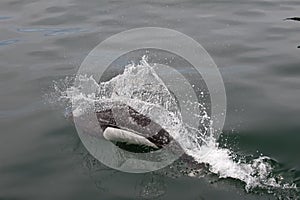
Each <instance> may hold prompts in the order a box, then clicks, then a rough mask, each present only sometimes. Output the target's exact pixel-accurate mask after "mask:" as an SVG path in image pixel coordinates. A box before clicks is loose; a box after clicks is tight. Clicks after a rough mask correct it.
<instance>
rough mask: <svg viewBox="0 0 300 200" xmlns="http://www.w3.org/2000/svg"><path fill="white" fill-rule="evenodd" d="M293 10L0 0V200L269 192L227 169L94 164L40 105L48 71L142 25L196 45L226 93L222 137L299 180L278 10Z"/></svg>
mask: <svg viewBox="0 0 300 200" xmlns="http://www.w3.org/2000/svg"><path fill="white" fill-rule="evenodd" d="M295 16H300V1H297V0H294V1H291V0H281V1H280V0H265V1H261V0H255V1H254V0H253V1H246V0H228V1H226V0H224V1H215V0H213V1H209V0H198V1H196V0H189V1H178V0H166V1H144V0H139V1H135V0H132V1H118V0H113V1H97V0H86V1H79V0H59V1H58V0H52V1H47V0H39V1H38V0H1V2H0V130H1V135H0V199H1V200H2V199H3V200H8V199H30V200H33V199H51V200H52V199H72V200H75V199H78V200H81V199H105V200H109V199H188V200H189V199H276V198H278V196H274V195H273V194H268V193H267V192H250V193H247V192H245V190H244V188H243V183H241V182H239V181H235V180H230V179H229V180H226V179H225V180H219V179H218V178H214V177H212V178H209V179H208V178H203V179H195V178H191V177H187V176H180V177H178V178H170V177H169V176H162V175H161V174H156V173H148V174H127V173H122V172H118V171H115V170H111V169H108V168H105V167H104V166H100V167H99V165H101V164H98V167H97V168H93V165H94V164H95V163H93V162H94V161H93V160H92V159H90V158H88V156H89V155H88V153H87V152H86V150H85V149H84V147H83V146H82V144H81V142H80V140H79V139H78V136H77V133H76V130H75V127H74V125H73V124H72V123H71V122H69V121H68V120H66V119H65V118H64V115H63V114H64V110H62V109H61V108H60V107H57V108H55V107H54V108H53V106H50V105H49V104H45V98H44V95H45V94H47V93H49V92H50V90H51V85H52V84H53V81H57V80H61V79H64V78H65V77H66V76H72V75H74V74H75V73H76V71H77V70H78V68H79V66H80V64H81V62H82V61H83V59H84V58H85V57H86V55H87V54H88V53H89V52H90V51H91V50H92V49H93V48H94V47H95V46H96V45H97V44H98V43H100V42H101V41H103V40H104V39H106V38H107V37H109V36H111V35H113V34H116V33H119V32H121V31H125V30H128V29H132V28H138V27H146V26H157V27H165V28H170V29H174V30H177V31H180V32H182V33H184V34H186V35H188V36H190V37H192V38H193V39H195V40H196V41H198V42H199V43H201V44H202V45H203V47H204V48H205V49H206V50H207V51H208V52H209V53H210V55H211V56H212V58H213V59H214V61H215V62H216V64H217V65H218V67H219V69H220V72H221V74H222V77H223V80H224V84H225V88H226V93H227V101H228V110H227V112H228V113H227V117H226V123H225V127H224V134H223V135H222V137H221V139H220V142H221V144H222V145H226V146H227V147H228V148H230V149H232V150H233V151H235V152H238V153H240V154H242V155H245V156H248V155H249V156H251V155H259V154H263V155H267V156H269V157H271V158H272V159H274V160H275V161H276V163H277V165H278V166H277V171H276V172H278V173H282V174H285V176H286V177H287V178H288V179H290V181H291V182H294V183H296V184H298V186H299V185H300V104H299V102H300V49H299V48H297V47H298V46H300V22H298V21H292V20H287V21H285V20H284V19H285V18H288V17H295ZM280 196H281V197H282V198H288V196H287V195H284V191H282V193H281V195H280ZM296 198H297V195H294V196H293V197H292V199H296Z"/></svg>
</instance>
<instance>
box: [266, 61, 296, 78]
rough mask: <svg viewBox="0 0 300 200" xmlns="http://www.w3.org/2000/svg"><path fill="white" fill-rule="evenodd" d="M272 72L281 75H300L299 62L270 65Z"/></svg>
mask: <svg viewBox="0 0 300 200" xmlns="http://www.w3.org/2000/svg"><path fill="white" fill-rule="evenodd" d="M271 67H272V70H273V71H274V73H276V74H278V75H280V76H281V77H282V76H284V75H285V76H291V77H298V76H300V65H299V62H294V63H289V64H284V63H282V64H280V65H273V66H271Z"/></svg>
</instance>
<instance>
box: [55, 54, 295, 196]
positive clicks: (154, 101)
mask: <svg viewBox="0 0 300 200" xmlns="http://www.w3.org/2000/svg"><path fill="white" fill-rule="evenodd" d="M77 81H79V84H78V85H79V86H80V88H78V87H74V86H70V87H66V88H63V89H59V87H58V86H57V85H56V86H55V87H56V89H55V90H56V91H59V94H60V95H59V98H58V99H59V101H62V100H63V101H70V102H72V104H73V105H76V107H72V110H71V109H70V107H68V109H67V116H70V114H71V113H72V114H73V115H75V116H76V117H78V116H80V115H82V114H83V113H85V112H95V110H91V108H94V106H92V105H96V111H99V110H105V109H111V108H113V107H114V106H116V105H119V104H124V103H125V104H127V105H129V106H131V107H132V108H134V109H135V110H137V111H138V112H140V113H142V114H143V115H146V116H148V117H150V118H151V119H154V120H155V122H156V123H158V124H160V125H161V126H162V127H163V128H164V129H165V130H167V131H168V132H169V133H170V134H171V135H172V137H173V138H174V139H175V140H176V141H177V142H178V143H179V144H180V146H181V148H182V149H183V150H184V152H185V153H186V154H187V155H189V156H190V157H192V158H193V159H194V161H196V162H197V163H204V164H206V165H208V169H209V171H210V172H212V173H214V174H216V175H217V176H218V177H219V178H232V179H236V180H240V181H242V182H244V183H245V189H246V191H248V192H249V191H251V190H253V189H255V188H260V189H267V191H268V192H272V191H274V190H276V189H280V190H284V189H293V190H296V188H297V187H296V185H295V184H293V183H286V182H285V181H284V180H283V178H282V177H276V176H275V175H274V174H273V167H272V165H271V164H270V162H269V160H270V158H269V157H266V156H261V157H258V158H256V159H252V160H250V161H243V160H242V159H236V156H235V154H234V152H232V151H230V150H229V149H227V148H220V147H219V145H218V143H217V142H216V138H213V137H212V135H214V134H211V131H213V130H211V128H210V127H211V123H212V122H211V120H210V117H209V116H208V114H207V113H206V110H205V107H204V106H203V105H199V104H198V103H197V102H196V103H193V102H192V103H193V104H194V105H195V106H199V108H200V112H201V113H200V114H199V115H197V116H198V119H199V121H200V122H201V123H202V124H204V127H205V129H203V130H202V129H201V130H199V129H198V128H197V127H189V126H187V125H186V124H185V123H184V122H183V119H182V117H181V113H180V107H179V105H178V103H177V101H176V98H175V97H174V96H173V95H172V93H171V92H170V91H169V90H168V88H167V87H166V86H165V84H164V83H163V81H162V80H161V79H160V78H159V76H158V75H157V74H156V73H155V70H154V68H153V66H152V65H150V64H148V63H147V59H146V58H145V57H143V58H142V59H141V61H140V63H138V64H134V63H132V64H129V65H127V66H126V67H125V70H124V72H123V73H122V74H120V75H118V76H116V77H114V78H112V79H111V80H110V81H107V82H102V83H99V84H98V83H97V82H96V81H95V80H94V79H93V77H86V76H80V77H77ZM85 89H87V90H89V92H88V93H87V94H86V93H83V92H82V91H83V90H85ZM90 91H92V92H90ZM190 103H191V102H190ZM68 105H70V104H68ZM208 122H209V123H208ZM189 175H190V176H194V175H195V174H194V173H191V174H189Z"/></svg>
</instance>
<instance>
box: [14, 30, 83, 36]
mask: <svg viewBox="0 0 300 200" xmlns="http://www.w3.org/2000/svg"><path fill="white" fill-rule="evenodd" d="M17 31H18V32H22V33H33V32H41V33H44V36H57V35H65V34H72V33H80V32H85V31H86V30H84V29H82V28H18V29H17Z"/></svg>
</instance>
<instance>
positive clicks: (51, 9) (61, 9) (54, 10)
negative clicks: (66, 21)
mask: <svg viewBox="0 0 300 200" xmlns="http://www.w3.org/2000/svg"><path fill="white" fill-rule="evenodd" d="M66 10H67V9H66V8H65V7H59V6H52V7H49V8H47V9H46V11H47V12H49V13H60V12H64V11H66Z"/></svg>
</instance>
